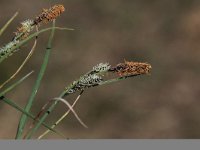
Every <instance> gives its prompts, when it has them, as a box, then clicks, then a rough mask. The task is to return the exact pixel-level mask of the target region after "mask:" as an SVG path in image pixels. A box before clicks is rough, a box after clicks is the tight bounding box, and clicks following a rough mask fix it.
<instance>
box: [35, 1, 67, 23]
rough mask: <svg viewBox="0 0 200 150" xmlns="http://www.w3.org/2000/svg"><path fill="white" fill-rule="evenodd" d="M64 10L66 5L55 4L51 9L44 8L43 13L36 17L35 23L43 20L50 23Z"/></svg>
mask: <svg viewBox="0 0 200 150" xmlns="http://www.w3.org/2000/svg"><path fill="white" fill-rule="evenodd" d="M64 11H65V7H64V6H63V5H54V6H53V7H51V8H49V9H43V11H42V13H41V14H40V15H38V16H37V17H36V18H35V20H34V24H35V25H37V24H39V23H41V22H43V23H48V22H49V21H52V20H54V19H55V18H56V17H58V16H60V14H61V13H63V12H64Z"/></svg>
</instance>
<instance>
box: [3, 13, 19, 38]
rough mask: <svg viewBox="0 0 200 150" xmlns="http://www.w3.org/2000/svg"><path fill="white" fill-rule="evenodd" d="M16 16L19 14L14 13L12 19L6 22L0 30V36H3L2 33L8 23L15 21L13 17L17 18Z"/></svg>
mask: <svg viewBox="0 0 200 150" xmlns="http://www.w3.org/2000/svg"><path fill="white" fill-rule="evenodd" d="M18 14H19V13H18V12H16V13H15V14H14V15H13V16H12V18H10V19H9V20H8V22H7V23H6V24H5V25H4V26H3V27H2V28H1V29H0V36H1V35H2V34H3V32H4V31H5V30H6V28H7V27H8V26H9V25H10V23H11V22H12V21H13V20H14V19H15V17H17V15H18Z"/></svg>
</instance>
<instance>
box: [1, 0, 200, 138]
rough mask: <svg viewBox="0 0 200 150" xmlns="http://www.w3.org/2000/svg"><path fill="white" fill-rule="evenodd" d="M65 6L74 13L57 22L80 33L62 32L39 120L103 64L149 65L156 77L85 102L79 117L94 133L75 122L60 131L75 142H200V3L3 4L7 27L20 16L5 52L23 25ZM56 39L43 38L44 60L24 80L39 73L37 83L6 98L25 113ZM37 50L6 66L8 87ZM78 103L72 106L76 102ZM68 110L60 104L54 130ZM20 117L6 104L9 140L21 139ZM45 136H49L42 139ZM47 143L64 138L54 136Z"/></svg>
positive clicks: (93, 0) (95, 91)
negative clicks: (18, 134) (17, 135)
mask: <svg viewBox="0 0 200 150" xmlns="http://www.w3.org/2000/svg"><path fill="white" fill-rule="evenodd" d="M58 3H60V4H63V5H64V6H65V7H66V9H67V11H66V12H65V13H64V14H62V15H61V17H59V18H58V19H57V26H60V27H71V28H74V29H75V31H56V35H55V39H54V42H53V51H52V54H51V59H50V63H49V65H48V68H47V72H46V75H45V76H44V80H43V82H42V85H41V87H40V89H39V92H38V95H37V97H36V100H35V102H34V106H33V109H32V113H34V114H36V113H37V112H38V111H39V110H40V108H41V107H42V106H43V104H44V103H45V102H46V101H48V100H49V99H51V98H53V97H56V96H58V95H59V93H60V92H61V91H62V90H63V89H64V87H65V86H66V85H68V84H69V83H71V82H72V81H73V80H75V79H77V78H78V77H79V76H80V75H82V74H84V73H86V72H87V71H88V70H90V69H91V68H92V67H93V66H94V65H96V64H98V63H100V62H109V63H110V64H112V65H115V64H117V63H120V62H123V61H124V59H126V60H133V61H141V62H148V63H150V64H151V65H152V67H153V69H152V72H151V75H150V76H139V77H135V78H131V79H127V80H125V81H121V82H118V83H115V84H112V85H106V86H101V87H96V88H92V89H89V90H87V91H86V92H85V93H84V94H83V96H82V97H81V99H80V101H79V103H78V104H77V105H76V107H75V110H76V112H77V113H78V114H79V117H81V119H82V120H83V121H84V122H85V123H86V124H87V125H88V126H89V129H84V128H83V127H82V126H81V125H80V124H79V123H78V121H77V120H76V119H75V118H74V116H73V115H72V114H70V115H69V116H68V117H67V118H66V119H65V120H64V121H63V122H62V123H61V124H60V125H59V126H58V127H57V128H56V129H57V130H59V131H62V133H63V134H65V135H66V136H67V137H69V138H200V109H199V106H200V101H199V100H200V99H199V97H200V85H199V83H200V69H199V63H200V1H199V0H173V1H169V0H153V1H149V0H76V1H74V0H57V1H47V0H46V1H41V0H20V1H19V0H1V1H0V8H1V9H0V26H1V27H2V26H3V25H4V23H5V22H6V21H7V20H8V19H9V18H10V17H11V16H12V15H13V14H14V13H15V12H16V11H19V15H18V17H17V18H16V19H15V20H14V21H13V23H12V24H11V26H9V28H8V29H7V31H6V32H5V33H4V34H3V35H2V36H1V37H0V38H1V39H0V44H1V45H3V44H5V43H7V42H8V41H9V40H11V38H12V37H13V32H14V31H16V27H17V26H19V22H21V21H23V20H25V19H28V18H34V17H35V16H36V15H37V14H39V13H40V12H41V9H42V8H49V7H50V6H52V5H54V4H58ZM50 25H51V24H49V25H44V26H41V28H45V27H48V26H50ZM48 36H49V33H45V34H42V35H40V36H39V39H38V45H37V49H36V52H35V53H34V55H33V57H32V58H31V60H30V61H29V63H28V64H27V65H26V67H25V68H24V69H23V71H22V72H21V73H20V74H19V75H18V76H17V79H19V78H20V77H22V76H23V75H24V74H26V73H28V72H29V71H31V70H34V71H35V73H34V75H32V76H31V77H30V78H29V79H27V80H26V81H25V82H24V83H23V84H21V85H20V86H18V87H17V88H16V89H15V90H13V91H12V92H10V93H9V94H7V95H6V96H7V97H9V98H10V99H12V100H14V101H15V102H16V103H18V104H19V105H20V106H25V104H26V102H27V99H28V97H29V96H30V91H31V89H32V86H33V84H34V82H35V79H36V76H37V73H38V70H39V67H40V64H41V63H42V59H43V56H44V52H45V46H46V44H47V40H48ZM32 42H33V41H32ZM31 45H32V43H29V44H27V45H26V46H24V47H23V48H22V50H21V51H19V52H17V53H15V54H14V55H13V56H12V57H10V58H9V59H7V60H6V61H4V62H3V63H1V65H0V82H3V81H4V80H6V79H7V78H8V77H9V76H10V75H11V74H12V73H13V72H14V71H15V70H16V69H17V67H18V66H19V65H20V63H22V61H23V59H24V58H25V57H26V55H27V54H28V52H29V51H30V48H31ZM76 96H77V95H76V94H75V95H72V96H70V97H68V98H67V100H68V101H69V102H72V101H73V100H74V99H75V97H76ZM66 110H67V109H66V107H65V106H63V105H61V104H60V105H59V106H58V107H57V109H55V111H54V112H53V113H52V114H51V115H50V117H49V118H48V119H47V121H46V122H47V123H49V124H52V123H54V122H55V120H57V119H58V118H59V117H60V116H61V115H62V114H63V113H64V112H65V111H66ZM20 115H21V113H20V112H18V111H16V110H15V109H13V108H12V107H10V106H8V105H7V104H5V103H3V102H1V103H0V138H1V139H8V138H14V137H15V133H16V129H17V124H18V120H19V117H20ZM42 131H44V128H41V130H40V131H39V132H38V135H39V134H40V133H41V132H42ZM35 137H37V135H35ZM45 138H49V139H50V138H60V137H58V136H57V135H55V134H53V133H51V134H49V135H48V136H46V137H45Z"/></svg>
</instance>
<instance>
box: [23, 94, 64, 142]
mask: <svg viewBox="0 0 200 150" xmlns="http://www.w3.org/2000/svg"><path fill="white" fill-rule="evenodd" d="M64 95H65V92H63V93H61V94H60V96H59V97H63V96H64ZM57 104H58V101H55V102H53V104H52V105H51V106H50V107H49V108H48V110H47V111H46V112H45V114H44V115H43V116H42V117H41V118H40V121H38V122H37V123H36V125H35V127H34V128H33V129H32V130H31V131H30V132H29V133H28V134H27V139H30V138H31V136H32V135H33V134H34V133H35V132H36V131H37V130H38V129H39V127H40V126H41V124H42V123H43V122H44V121H45V119H46V118H47V116H48V115H49V114H50V113H51V112H52V111H53V109H54V108H55V107H56V105H57Z"/></svg>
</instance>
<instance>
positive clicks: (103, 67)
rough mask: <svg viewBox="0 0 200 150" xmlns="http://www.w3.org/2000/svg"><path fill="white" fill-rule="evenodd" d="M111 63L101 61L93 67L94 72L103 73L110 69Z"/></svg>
mask: <svg viewBox="0 0 200 150" xmlns="http://www.w3.org/2000/svg"><path fill="white" fill-rule="evenodd" d="M110 67H111V66H110V65H109V63H100V64H98V65H96V66H94V67H93V69H92V73H103V72H106V71H108V70H109V69H110Z"/></svg>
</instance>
